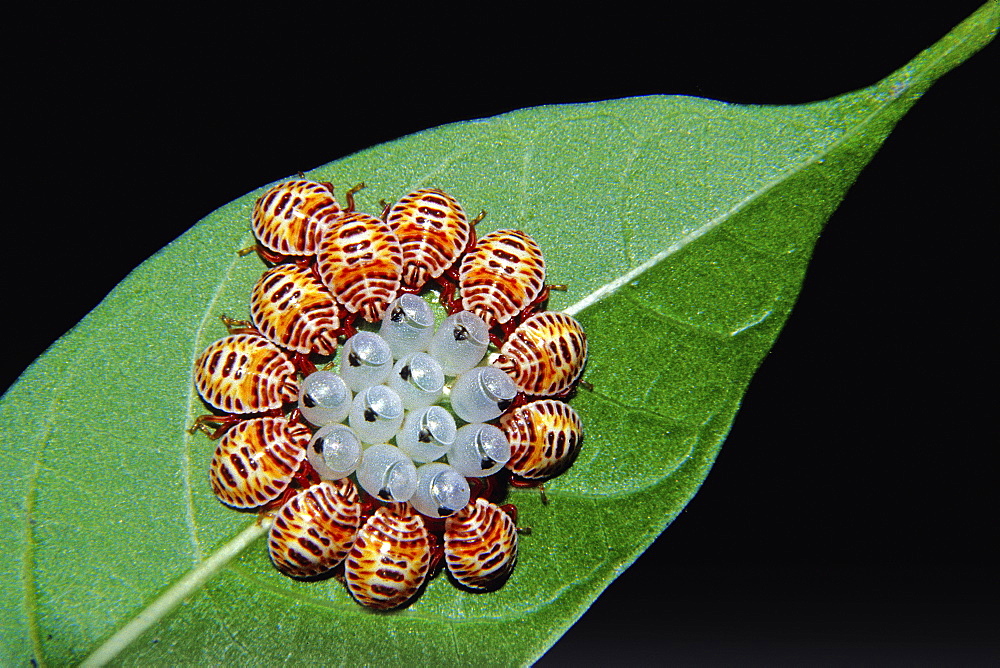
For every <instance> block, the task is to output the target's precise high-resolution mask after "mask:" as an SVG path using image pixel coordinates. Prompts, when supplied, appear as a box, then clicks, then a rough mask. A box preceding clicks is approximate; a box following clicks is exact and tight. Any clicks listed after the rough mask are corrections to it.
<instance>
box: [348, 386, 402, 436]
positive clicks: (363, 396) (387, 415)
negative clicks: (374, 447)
mask: <svg viewBox="0 0 1000 668" xmlns="http://www.w3.org/2000/svg"><path fill="white" fill-rule="evenodd" d="M347 421H348V424H350V425H351V428H352V429H353V430H354V431H355V433H357V435H358V438H360V439H361V442H362V443H385V442H386V441H388V440H389V439H391V438H392V437H393V436H395V435H396V432H398V431H399V428H400V427H401V426H402V424H403V402H402V401H401V400H400V398H399V395H398V394H396V391H395V390H393V389H392V388H390V387H386V386H385V385H376V386H375V387H369V388H368V389H367V390H362V391H361V392H358V393H357V395H355V397H354V403H353V404H351V412H350V414H349V415H348V416H347Z"/></svg>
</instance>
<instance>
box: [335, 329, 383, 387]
mask: <svg viewBox="0 0 1000 668" xmlns="http://www.w3.org/2000/svg"><path fill="white" fill-rule="evenodd" d="M340 354H341V357H340V375H341V376H342V377H343V378H344V381H345V382H346V383H347V386H348V387H350V388H351V389H352V390H354V391H355V392H360V391H361V390H363V389H365V388H367V387H372V386H373V385H379V384H381V383H382V382H383V381H384V380H385V379H386V378H387V377H388V376H389V372H390V371H392V351H391V350H390V349H389V344H388V343H386V342H385V339H383V338H382V337H381V336H379V335H378V334H373V333H371V332H358V333H357V334H355V335H354V336H352V337H351V338H349V339H347V342H346V343H345V344H344V348H343V350H342V351H341V353H340Z"/></svg>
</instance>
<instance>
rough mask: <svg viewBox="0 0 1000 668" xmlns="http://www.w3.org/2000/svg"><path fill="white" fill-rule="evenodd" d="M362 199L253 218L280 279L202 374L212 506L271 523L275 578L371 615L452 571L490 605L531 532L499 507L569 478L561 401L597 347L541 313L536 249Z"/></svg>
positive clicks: (455, 221)
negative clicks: (364, 205)
mask: <svg viewBox="0 0 1000 668" xmlns="http://www.w3.org/2000/svg"><path fill="white" fill-rule="evenodd" d="M359 187H363V186H359ZM356 190H357V188H355V189H352V190H351V191H348V193H347V206H346V207H341V206H340V205H339V203H337V201H336V199H335V198H334V196H333V187H332V186H331V185H330V184H326V183H315V182H311V181H306V180H295V181H289V182H286V183H281V184H279V185H277V186H274V187H273V188H271V189H270V190H268V191H267V192H265V193H264V195H263V196H262V197H261V198H260V199H259V200H258V201H257V203H256V205H255V207H254V210H253V216H252V227H253V230H254V234H255V236H256V238H257V242H258V244H257V246H256V247H255V250H256V251H257V252H258V254H259V255H260V256H261V258H263V259H264V260H265V262H266V263H268V264H269V265H271V266H270V268H269V269H268V270H267V271H265V272H264V274H263V276H262V277H261V278H260V280H259V281H258V282H257V284H256V285H255V286H254V288H253V290H252V292H251V298H250V314H251V319H250V320H249V321H239V320H233V319H231V318H228V317H225V316H223V321H224V322H225V324H226V326H227V327H228V328H229V331H230V334H229V336H226V337H224V338H222V339H220V340H219V341H216V342H215V343H213V344H212V345H210V346H209V347H208V348H207V349H206V350H205V351H204V353H202V355H201V356H200V357H199V358H198V360H197V361H196V362H195V370H194V378H195V385H196V387H197V389H198V391H199V393H200V394H201V397H202V399H203V400H204V401H205V403H206V404H207V405H208V406H210V407H211V408H212V409H213V410H214V412H213V413H212V414H211V415H205V416H202V417H200V418H199V419H198V420H197V421H196V423H195V425H194V426H193V427H192V431H193V430H194V429H201V430H203V431H205V432H206V433H208V434H209V435H210V436H212V437H213V438H219V443H218V445H217V447H216V450H215V453H214V455H213V458H212V462H211V465H210V469H209V478H210V482H211V485H212V489H213V491H214V492H215V494H216V496H217V497H218V499H219V500H220V501H221V502H222V503H224V504H226V505H228V506H230V507H232V508H236V509H239V510H256V511H258V512H264V513H268V514H269V515H272V516H273V522H272V524H271V528H270V533H269V537H268V549H269V552H270V556H271V560H272V562H273V563H274V565H275V566H276V567H277V568H278V570H280V571H281V572H282V573H284V574H286V575H288V576H290V577H294V578H299V579H312V578H319V577H325V576H327V575H328V574H331V573H333V574H334V575H337V576H338V577H341V578H342V579H343V580H344V581H345V583H346V585H347V588H348V590H349V591H350V593H351V595H352V596H353V597H354V598H355V600H357V601H358V602H359V603H361V604H362V605H365V606H368V607H373V608H377V609H393V608H397V607H400V606H402V605H405V604H406V603H407V602H408V601H410V600H411V599H412V598H413V597H414V596H415V595H416V593H417V592H418V591H419V590H420V588H421V587H422V586H423V584H424V582H425V581H426V580H427V579H428V577H430V576H431V575H433V573H434V571H435V570H436V568H437V566H438V564H439V563H440V561H441V560H442V558H443V560H444V562H445V565H446V567H447V569H448V572H449V574H450V575H451V577H452V578H453V579H454V581H455V582H456V583H457V584H458V585H459V586H461V587H464V588H466V589H468V590H471V591H484V590H490V589H494V588H496V587H499V586H501V585H502V584H503V583H504V582H505V580H506V578H507V577H508V576H509V575H510V572H511V570H512V569H513V567H514V563H515V562H516V559H517V550H518V532H517V529H516V528H515V522H516V509H515V508H514V507H513V506H510V505H506V506H498V505H496V504H495V503H493V501H491V500H490V499H491V498H497V496H502V495H503V493H504V488H505V484H506V482H507V481H509V482H510V483H511V484H514V485H522V486H530V485H537V484H540V483H541V482H544V481H545V480H548V479H550V478H552V477H554V476H556V475H559V474H561V473H562V472H564V471H565V470H566V469H567V468H569V466H570V465H571V464H572V463H573V461H574V460H575V458H576V456H577V454H578V452H579V449H580V444H581V441H582V436H583V429H582V424H581V421H580V418H579V416H578V415H577V414H576V412H575V411H574V410H573V409H572V408H571V407H570V406H569V405H568V404H567V403H566V399H568V398H569V397H571V396H572V394H573V393H574V392H575V389H576V385H577V383H578V382H579V378H580V375H581V373H582V371H583V367H584V365H585V363H586V358H587V342H586V337H585V335H584V333H583V330H582V328H581V327H580V325H579V323H578V322H577V321H576V320H574V319H573V318H572V317H570V316H568V315H566V314H563V313H558V312H551V311H543V310H541V309H542V307H543V305H544V303H545V301H546V299H547V297H548V291H549V287H550V286H547V285H545V261H544V258H543V256H542V253H541V249H540V248H539V247H538V245H537V243H535V241H534V240H533V239H531V237H530V236H528V235H527V234H525V233H523V232H521V231H519V230H498V231H496V232H493V233H491V234H488V235H486V236H484V237H483V238H481V239H478V240H477V239H476V233H475V224H476V223H477V222H478V220H479V219H475V220H473V221H469V219H468V218H467V217H466V215H465V213H464V211H463V210H462V207H461V205H460V204H459V203H458V202H457V201H456V200H455V199H454V198H452V197H451V196H449V195H447V194H446V193H444V192H442V191H440V190H437V189H432V188H425V189H420V190H416V191H414V192H412V193H410V194H408V195H406V196H405V197H403V198H401V199H400V200H399V201H398V202H397V203H396V204H394V205H393V206H391V207H390V206H385V208H384V210H383V211H382V214H381V216H380V217H376V216H370V215H368V214H363V213H360V212H356V211H354V204H353V195H354V193H355V192H356ZM480 217H481V216H480ZM251 250H253V249H251ZM431 286H434V287H437V288H438V290H439V298H440V301H441V304H442V305H443V306H444V308H445V310H446V311H447V312H448V316H447V317H446V318H445V319H444V320H443V321H442V322H440V323H439V324H437V326H435V317H434V312H433V310H432V309H431V307H430V305H429V304H428V303H427V301H426V300H425V299H424V298H423V297H421V296H419V295H420V294H421V293H423V292H425V291H427V290H428V288H430V287H431ZM359 318H360V319H361V321H366V322H367V323H369V324H360V325H358V324H356V323H359V322H360V321H359ZM359 326H360V327H361V328H362V330H361V331H358V327H359ZM376 328H377V332H376V331H371V330H375V329H376ZM341 340H343V341H344V342H343V344H342V345H341ZM491 345H492V346H494V347H495V348H496V349H497V351H496V352H494V353H493V354H489V353H490V347H491ZM338 347H341V350H340V355H339V360H337V359H336V358H335V354H336V351H337V348H338ZM317 361H318V362H320V363H323V362H326V363H327V364H326V366H325V367H324V368H323V369H321V370H317V368H316V363H317ZM359 487H360V489H358V488H359Z"/></svg>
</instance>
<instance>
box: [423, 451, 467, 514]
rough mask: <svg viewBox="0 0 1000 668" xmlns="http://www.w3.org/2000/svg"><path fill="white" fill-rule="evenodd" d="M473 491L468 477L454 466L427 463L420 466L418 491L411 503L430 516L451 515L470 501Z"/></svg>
mask: <svg viewBox="0 0 1000 668" xmlns="http://www.w3.org/2000/svg"><path fill="white" fill-rule="evenodd" d="M471 496H472V492H471V490H470V489H469V483H468V481H466V479H465V477H464V476H463V475H462V474H461V473H459V472H458V471H456V470H455V469H454V468H452V467H451V466H448V465H447V464H441V463H433V464H424V465H423V466H421V467H420V468H418V469H417V484H416V491H415V492H414V493H413V498H411V499H410V505H411V506H413V509H414V510H416V511H417V512H418V513H422V514H424V515H427V516H428V517H448V516H449V515H454V514H455V513H457V512H458V511H459V510H461V509H462V508H465V506H467V505H468V504H469V498H470V497H471Z"/></svg>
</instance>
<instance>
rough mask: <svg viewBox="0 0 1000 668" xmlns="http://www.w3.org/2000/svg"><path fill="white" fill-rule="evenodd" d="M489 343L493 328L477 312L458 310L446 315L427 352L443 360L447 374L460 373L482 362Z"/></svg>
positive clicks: (438, 359) (439, 360) (440, 360)
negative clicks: (490, 328) (490, 329)
mask: <svg viewBox="0 0 1000 668" xmlns="http://www.w3.org/2000/svg"><path fill="white" fill-rule="evenodd" d="M489 345H490V332H489V328H488V327H487V326H486V323H485V322H483V319H482V318H480V317H479V316H478V315H474V314H472V313H470V312H468V311H459V312H458V313H456V314H454V315H450V316H448V317H447V318H445V319H444V321H443V322H442V323H441V326H440V327H438V329H437V331H436V332H434V338H432V339H431V343H430V346H429V347H428V349H427V352H429V353H430V354H431V357H433V358H434V359H436V360H437V361H438V362H440V363H441V367H442V368H443V369H444V373H445V375H446V376H457V375H458V374H460V373H462V372H463V371H468V370H469V369H471V368H472V367H474V366H476V365H477V364H479V362H480V361H481V360H482V359H483V356H484V355H485V354H486V348H487V347H488V346H489Z"/></svg>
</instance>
